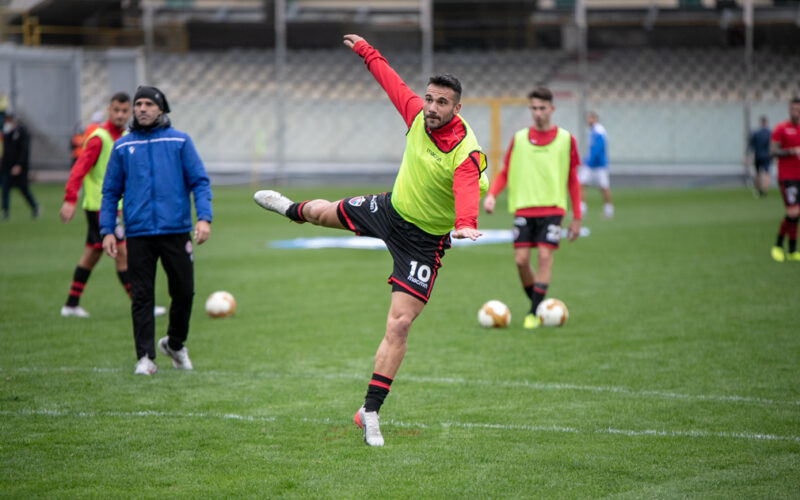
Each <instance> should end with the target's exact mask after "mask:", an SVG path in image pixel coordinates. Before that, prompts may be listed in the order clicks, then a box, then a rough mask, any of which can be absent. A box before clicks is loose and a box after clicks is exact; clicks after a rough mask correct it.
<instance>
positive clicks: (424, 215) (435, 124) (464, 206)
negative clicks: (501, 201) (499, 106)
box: [253, 35, 489, 446]
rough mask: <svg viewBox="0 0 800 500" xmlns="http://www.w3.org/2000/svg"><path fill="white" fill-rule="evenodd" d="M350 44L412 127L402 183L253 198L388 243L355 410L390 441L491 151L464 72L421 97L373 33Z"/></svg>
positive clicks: (472, 219)
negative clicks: (423, 323)
mask: <svg viewBox="0 0 800 500" xmlns="http://www.w3.org/2000/svg"><path fill="white" fill-rule="evenodd" d="M344 44H345V45H346V46H347V47H350V48H351V49H352V50H353V51H354V52H355V53H356V54H358V55H359V56H361V57H362V58H363V59H364V63H365V64H366V65H367V69H369V72H370V73H372V76H374V77H375V79H376V80H377V81H378V83H379V84H380V85H381V87H383V89H384V90H385V91H386V93H387V94H388V96H389V99H390V100H391V101H392V104H394V106H395V108H397V111H398V112H400V115H401V116H402V117H403V120H404V121H405V123H406V125H407V126H408V132H407V134H406V148H405V152H404V153H403V160H402V163H401V165H400V170H399V172H398V173H397V178H396V179H395V183H394V188H393V189H392V191H391V192H389V193H382V194H378V195H368V196H354V197H351V198H345V199H343V200H339V201H334V202H331V201H327V200H311V201H303V202H300V203H294V202H292V201H291V200H289V199H288V198H286V197H285V196H283V195H282V194H280V193H278V192H275V191H258V192H257V193H255V195H254V196H253V198H254V199H255V201H256V203H258V204H259V205H260V206H262V207H263V208H265V209H267V210H271V211H273V212H277V213H279V214H281V215H284V216H286V217H288V218H289V219H291V220H293V221H295V222H300V223H302V222H310V223H312V224H315V225H318V226H325V227H332V228H338V229H345V230H349V231H353V232H354V233H356V234H357V235H359V236H372V237H376V238H380V239H382V240H383V241H384V242H385V243H386V246H387V248H388V249H389V253H390V254H391V255H392V258H393V259H394V269H393V271H392V274H391V275H390V276H389V283H390V284H391V285H392V300H391V303H390V306H389V315H388V318H387V319H386V332H385V334H384V337H383V340H382V341H381V343H380V345H379V346H378V351H377V353H376V354H375V364H374V371H373V374H372V379H371V380H370V382H369V385H368V387H367V395H366V397H365V398H364V406H362V407H361V408H359V410H358V411H357V412H356V414H355V415H354V417H353V421H354V422H355V424H356V425H358V426H359V427H360V428H362V429H363V430H364V442H365V443H367V444H368V445H370V446H383V436H382V435H381V430H380V426H379V422H378V411H379V410H380V408H381V405H383V401H384V399H385V398H386V396H387V394H388V393H389V387H390V385H391V384H392V381H393V379H394V377H395V374H396V373H397V370H398V369H399V368H400V363H401V362H402V361H403V357H404V356H405V353H406V341H407V339H408V332H409V329H410V327H411V323H412V322H413V321H414V319H415V318H416V317H417V316H419V314H420V313H421V312H422V308H423V307H424V306H425V304H426V303H427V302H428V299H429V298H430V294H431V289H432V288H433V282H434V280H435V279H436V273H437V270H438V269H439V267H441V259H442V257H443V256H444V253H445V250H447V249H448V248H450V236H451V235H452V236H453V237H454V238H469V239H471V240H475V239H477V238H478V237H479V236H480V235H481V233H480V232H479V231H478V229H477V227H478V225H477V217H478V204H479V200H480V196H481V195H482V194H483V193H485V192H486V189H487V187H488V184H489V181H488V179H487V177H486V174H485V173H484V170H485V168H486V157H485V155H484V154H483V153H482V152H481V147H480V146H479V145H478V141H477V139H476V138H475V134H474V133H473V132H472V129H470V127H469V125H467V122H466V121H465V120H464V119H463V118H462V117H461V116H459V114H458V112H459V110H460V109H461V103H460V99H461V83H459V81H458V80H457V79H456V78H455V77H453V76H452V75H448V74H444V75H438V76H433V77H431V78H430V80H429V81H428V86H427V87H426V88H425V95H424V97H422V98H420V97H419V96H417V95H415V94H414V93H413V92H412V91H411V90H410V89H409V88H408V87H407V86H406V84H405V83H404V82H403V80H402V79H400V77H399V76H398V75H397V73H395V72H394V70H393V69H392V68H391V67H390V66H389V64H388V63H387V62H386V59H384V58H383V56H381V54H380V53H379V52H378V51H377V50H376V49H374V48H373V47H371V46H370V45H369V44H368V43H367V42H366V40H364V39H363V38H361V37H360V36H358V35H345V36H344ZM453 227H455V230H454V231H452V233H451V232H450V231H451V229H453Z"/></svg>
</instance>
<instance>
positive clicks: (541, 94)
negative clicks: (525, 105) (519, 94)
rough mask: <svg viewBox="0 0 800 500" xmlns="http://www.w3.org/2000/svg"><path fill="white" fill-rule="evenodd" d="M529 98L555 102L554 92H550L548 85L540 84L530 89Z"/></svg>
mask: <svg viewBox="0 0 800 500" xmlns="http://www.w3.org/2000/svg"><path fill="white" fill-rule="evenodd" d="M528 99H541V100H543V101H550V102H553V93H552V92H550V89H548V88H547V87H544V86H542V85H540V86H538V87H536V88H535V89H533V90H531V91H530V93H529V94H528Z"/></svg>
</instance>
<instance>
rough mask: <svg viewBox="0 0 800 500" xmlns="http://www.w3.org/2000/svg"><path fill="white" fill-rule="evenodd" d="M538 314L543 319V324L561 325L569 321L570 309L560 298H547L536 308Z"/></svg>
mask: <svg viewBox="0 0 800 500" xmlns="http://www.w3.org/2000/svg"><path fill="white" fill-rule="evenodd" d="M536 316H537V317H538V318H539V319H540V320H541V321H542V326H561V325H563V324H564V323H566V322H567V318H568V317H569V311H567V306H566V305H565V304H564V303H563V302H561V301H560V300H558V299H545V300H543V301H542V302H541V303H540V304H539V306H538V307H537V308H536Z"/></svg>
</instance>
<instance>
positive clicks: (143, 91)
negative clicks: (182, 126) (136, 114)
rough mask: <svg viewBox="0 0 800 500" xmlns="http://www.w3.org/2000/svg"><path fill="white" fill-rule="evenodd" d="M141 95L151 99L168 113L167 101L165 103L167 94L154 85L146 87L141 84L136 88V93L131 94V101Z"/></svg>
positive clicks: (134, 100)
mask: <svg viewBox="0 0 800 500" xmlns="http://www.w3.org/2000/svg"><path fill="white" fill-rule="evenodd" d="M142 97H144V98H147V99H150V100H152V101H153V102H154V103H156V105H157V106H158V107H159V108H160V109H161V111H163V112H164V113H169V103H167V96H165V95H164V93H163V92H161V91H160V90H158V89H157V88H156V87H148V86H147V85H141V86H139V88H137V89H136V94H135V95H134V96H133V103H134V104H136V101H137V100H139V99H141V98H142Z"/></svg>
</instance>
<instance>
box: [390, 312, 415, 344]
mask: <svg viewBox="0 0 800 500" xmlns="http://www.w3.org/2000/svg"><path fill="white" fill-rule="evenodd" d="M413 322H414V316H413V315H412V314H408V313H399V314H392V315H390V316H389V319H388V320H387V321H386V337H387V339H389V340H390V341H392V342H405V341H406V338H407V337H408V331H409V330H410V329H411V323H413Z"/></svg>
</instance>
